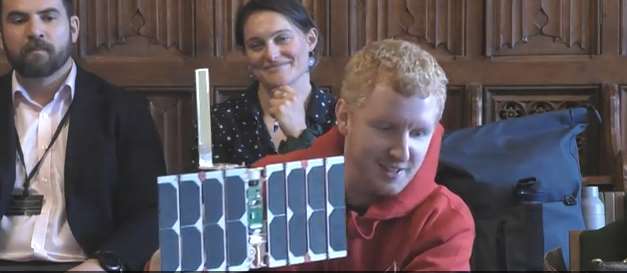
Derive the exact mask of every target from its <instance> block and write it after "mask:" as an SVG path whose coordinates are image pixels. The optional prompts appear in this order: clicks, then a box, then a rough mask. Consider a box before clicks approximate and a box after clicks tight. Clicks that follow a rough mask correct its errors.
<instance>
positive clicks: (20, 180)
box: [0, 64, 86, 262]
mask: <svg viewBox="0 0 627 273" xmlns="http://www.w3.org/2000/svg"><path fill="white" fill-rule="evenodd" d="M75 82H76V64H73V65H72V69H71V71H70V73H69V74H68V76H67V78H66V80H65V83H64V84H63V85H61V87H59V90H57V91H56V92H55V94H54V97H53V99H52V101H51V102H50V103H48V104H47V105H45V106H42V105H39V104H38V103H37V102H35V101H34V100H32V98H31V97H30V95H29V94H28V92H27V91H26V90H25V89H24V87H23V86H22V85H20V83H19V82H18V81H17V78H16V75H15V72H13V78H12V91H13V93H12V94H13V107H14V109H15V127H16V129H17V132H18V135H19V139H20V143H21V145H22V151H23V153H24V160H25V161H26V168H27V169H28V172H30V171H31V170H32V169H33V167H34V166H35V164H36V163H37V161H39V159H40V158H41V157H42V155H43V153H44V151H45V150H46V146H47V145H48V144H50V141H51V139H52V136H53V134H54V132H55V130H56V129H57V126H59V124H60V122H61V120H62V119H63V116H64V115H65V112H66V111H67V109H68V107H69V106H70V103H71V102H72V99H73V98H74V93H75ZM68 127H69V120H68V123H66V125H65V126H64V127H63V130H61V133H60V134H59V137H58V139H57V140H56V141H55V143H54V144H53V146H52V148H51V149H50V151H49V152H48V155H47V156H46V157H45V158H44V160H43V161H42V164H41V167H40V169H39V172H38V173H37V174H36V175H35V176H34V177H33V178H32V180H31V185H30V189H31V190H30V192H31V193H35V194H41V195H43V196H44V203H43V208H42V211H41V214H40V215H34V216H4V217H2V221H0V259H2V260H10V261H33V260H39V261H53V262H77V261H83V260H85V259H86V255H85V253H84V252H83V250H82V249H81V247H80V246H79V245H78V243H77V242H76V238H74V235H73V234H72V231H71V230H70V226H69V223H68V220H67V215H66V211H65V190H64V184H65V180H64V167H65V153H66V147H67V145H66V144H67V136H68ZM7 129H8V130H13V128H7ZM16 158H17V159H16V162H15V171H16V177H15V189H14V192H13V193H14V194H19V193H21V191H22V189H23V184H24V178H25V177H26V175H27V173H26V172H25V171H24V167H23V166H24V165H23V164H22V163H21V162H20V160H19V156H16Z"/></svg>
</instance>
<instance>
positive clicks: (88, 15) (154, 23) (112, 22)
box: [78, 0, 194, 58]
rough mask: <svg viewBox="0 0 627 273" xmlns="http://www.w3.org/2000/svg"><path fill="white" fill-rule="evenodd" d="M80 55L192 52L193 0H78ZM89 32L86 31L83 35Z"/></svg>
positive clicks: (144, 55) (187, 54) (162, 56)
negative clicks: (80, 36) (80, 38)
mask: <svg viewBox="0 0 627 273" xmlns="http://www.w3.org/2000/svg"><path fill="white" fill-rule="evenodd" d="M78 3H79V16H80V18H83V21H82V26H83V31H82V33H83V34H85V35H82V37H83V39H82V40H81V52H82V54H83V55H106V56H120V57H123V56H132V57H156V56H159V57H160V58H166V57H182V56H191V55H193V49H194V44H193V42H194V36H193V32H192V31H189V30H190V29H192V27H193V21H192V20H193V19H194V16H192V12H193V1H176V0H99V1H79V2H78ZM86 33H89V34H90V35H86Z"/></svg>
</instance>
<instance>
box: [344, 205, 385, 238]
mask: <svg viewBox="0 0 627 273" xmlns="http://www.w3.org/2000/svg"><path fill="white" fill-rule="evenodd" d="M350 214H351V215H350V223H349V225H348V228H349V236H350V237H355V235H358V236H359V237H361V238H363V239H366V240H370V239H372V238H373V237H374V234H375V232H376V229H377V226H378V225H379V222H381V221H378V220H370V219H364V220H359V219H358V217H359V215H358V214H357V213H355V212H352V211H351V212H350Z"/></svg>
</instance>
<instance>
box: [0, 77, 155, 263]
mask: <svg viewBox="0 0 627 273" xmlns="http://www.w3.org/2000/svg"><path fill="white" fill-rule="evenodd" d="M11 94H12V92H11V75H10V73H9V74H8V75H4V76H2V77H0V128H2V129H0V217H2V216H1V215H4V212H5V211H6V209H7V206H8V204H9V199H10V195H11V193H12V192H13V187H14V184H15V157H16V156H15V155H16V141H15V140H16V139H15V137H16V136H15V130H14V115H13V106H12V98H11ZM163 174H165V163H164V158H163V149H162V146H161V143H160V139H159V135H158V134H157V131H156V129H155V126H154V122H153V120H152V118H151V116H150V112H149V110H148V104H147V101H146V99H144V98H143V97H141V96H139V95H137V94H133V93H129V92H124V91H122V90H121V89H119V88H116V87H114V86H112V85H110V84H109V83H107V82H105V81H104V80H102V79H101V78H99V77H97V76H96V75H93V74H91V73H89V72H86V71H84V70H82V69H80V68H78V72H77V77H76V91H75V95H74V101H73V105H72V109H71V112H70V127H69V131H68V139H67V151H66V158H65V183H64V187H65V202H66V210H67V217H68V222H69V225H70V228H71V230H72V233H73V234H74V237H76V240H77V241H78V243H79V244H80V246H81V247H82V248H83V250H84V251H85V253H86V254H87V255H88V256H90V255H92V254H93V253H94V252H95V251H97V250H109V251H113V252H114V253H116V254H117V255H118V256H120V257H121V258H122V260H123V261H124V262H125V263H127V266H129V268H131V269H132V268H135V269H142V267H143V264H144V262H146V261H147V260H148V259H149V258H150V256H151V255H152V253H153V252H154V251H155V250H156V249H157V246H158V229H159V228H158V227H159V225H158V212H157V182H156V178H157V176H159V175H163Z"/></svg>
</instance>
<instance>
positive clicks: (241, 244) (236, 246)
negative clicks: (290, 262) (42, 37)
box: [224, 169, 250, 271]
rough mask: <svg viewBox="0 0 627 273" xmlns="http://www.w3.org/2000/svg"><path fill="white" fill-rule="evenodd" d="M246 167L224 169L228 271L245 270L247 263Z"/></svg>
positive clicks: (247, 267)
mask: <svg viewBox="0 0 627 273" xmlns="http://www.w3.org/2000/svg"><path fill="white" fill-rule="evenodd" d="M247 176H248V170H247V169H229V170H226V171H225V193H226V194H225V195H224V197H225V200H226V252H227V269H228V270H229V271H246V270H249V269H250V267H249V265H248V262H247V261H248V259H247V257H248V215H247V212H246V189H247V187H248V178H247Z"/></svg>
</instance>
